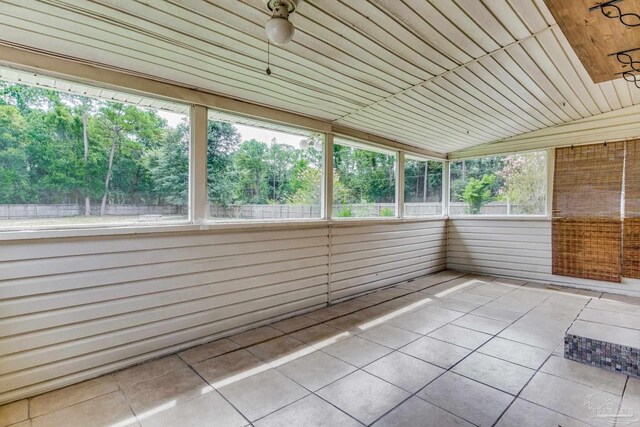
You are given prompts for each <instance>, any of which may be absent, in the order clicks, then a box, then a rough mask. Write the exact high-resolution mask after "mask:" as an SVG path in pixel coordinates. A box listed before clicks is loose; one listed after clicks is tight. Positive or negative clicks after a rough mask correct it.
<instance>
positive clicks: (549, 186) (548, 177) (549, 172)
mask: <svg viewBox="0 0 640 427" xmlns="http://www.w3.org/2000/svg"><path fill="white" fill-rule="evenodd" d="M555 148H556V147H553V148H538V149H531V150H523V151H506V152H501V153H492V154H486V155H481V156H469V157H459V158H455V159H449V160H447V162H446V163H447V185H446V191H447V193H446V201H447V218H451V219H479V220H482V219H488V220H495V219H500V220H503V219H504V220H541V219H547V220H550V219H551V207H552V201H553V200H552V197H550V195H551V194H553V193H552V190H553V166H554V161H555V156H554V149H555ZM525 153H544V155H545V168H546V173H545V212H544V213H542V214H522V215H519V214H504V215H500V214H488V215H482V214H477V215H474V214H467V213H464V214H451V212H450V206H451V163H454V162H461V161H463V160H476V159H484V158H489V157H499V156H502V157H506V156H509V155H514V154H525Z"/></svg>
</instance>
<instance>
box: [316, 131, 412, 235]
mask: <svg viewBox="0 0 640 427" xmlns="http://www.w3.org/2000/svg"><path fill="white" fill-rule="evenodd" d="M336 140H337V142H336ZM336 145H341V146H343V147H349V148H353V149H356V150H363V151H370V152H374V153H378V154H384V155H387V156H391V155H392V156H394V158H395V161H394V167H393V169H394V177H395V185H394V187H395V190H394V191H395V201H394V216H389V217H384V216H362V217H337V216H333V204H334V200H333V173H334V169H333V166H334V165H333V150H334V147H335V146H336ZM404 155H405V151H404V150H393V149H392V148H389V147H381V146H379V145H377V144H371V143H366V142H362V141H359V140H357V139H354V138H349V137H345V136H342V135H334V138H333V142H332V145H331V155H330V157H331V165H330V169H329V168H325V173H327V174H328V175H329V178H330V180H331V211H332V216H331V217H329V219H330V220H331V221H336V222H338V223H342V222H356V221H384V222H386V221H393V220H404V219H406V218H405V217H404V216H403V212H402V209H401V208H400V207H399V206H400V203H399V198H400V197H401V198H402V199H404V194H401V192H404V178H402V179H401V177H404V171H401V170H400V167H401V166H400V163H402V164H403V165H404ZM403 167H404V166H403Z"/></svg>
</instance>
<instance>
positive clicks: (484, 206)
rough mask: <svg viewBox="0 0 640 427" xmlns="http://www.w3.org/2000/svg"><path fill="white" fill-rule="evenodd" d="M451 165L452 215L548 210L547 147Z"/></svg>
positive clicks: (541, 213) (538, 213)
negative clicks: (545, 148) (536, 150)
mask: <svg viewBox="0 0 640 427" xmlns="http://www.w3.org/2000/svg"><path fill="white" fill-rule="evenodd" d="M450 168H451V175H450V177H451V188H450V199H449V200H450V203H449V214H450V215H465V214H466V215H544V214H545V213H546V206H547V158H546V152H544V151H538V152H531V153H522V154H511V155H506V156H493V157H482V158H478V159H468V160H459V161H454V162H451V164H450Z"/></svg>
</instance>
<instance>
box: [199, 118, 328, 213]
mask: <svg viewBox="0 0 640 427" xmlns="http://www.w3.org/2000/svg"><path fill="white" fill-rule="evenodd" d="M323 147H324V139H323V135H322V134H314V133H310V132H307V131H305V130H301V129H295V128H289V127H283V126H280V125H273V124H270V123H262V122H257V121H255V120H252V119H245V118H241V117H238V116H231V115H226V114H224V113H220V112H216V111H213V110H211V111H210V112H209V124H208V152H207V182H208V194H209V217H210V219H212V220H227V221H229V220H253V221H261V220H286V219H318V218H321V217H322V212H321V209H322V208H321V201H322V164H323Z"/></svg>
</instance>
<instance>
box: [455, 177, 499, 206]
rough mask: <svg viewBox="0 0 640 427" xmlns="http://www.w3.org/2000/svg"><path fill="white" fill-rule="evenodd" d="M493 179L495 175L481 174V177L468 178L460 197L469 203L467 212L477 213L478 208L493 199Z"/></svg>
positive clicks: (494, 179)
mask: <svg viewBox="0 0 640 427" xmlns="http://www.w3.org/2000/svg"><path fill="white" fill-rule="evenodd" d="M495 181H496V176H495V175H483V176H482V179H476V178H471V179H470V180H469V182H468V183H467V185H466V187H465V189H464V192H463V193H462V199H463V200H464V201H465V202H467V204H468V205H469V206H468V212H467V213H470V214H474V215H475V214H479V213H480V209H482V207H483V206H484V205H486V204H487V203H489V202H490V201H492V200H493V198H494V197H493V196H492V194H491V188H492V186H493V184H494V183H495Z"/></svg>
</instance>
